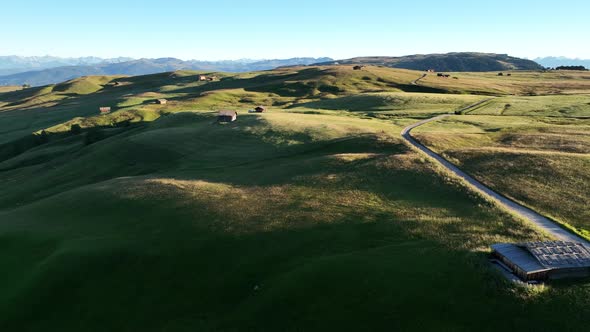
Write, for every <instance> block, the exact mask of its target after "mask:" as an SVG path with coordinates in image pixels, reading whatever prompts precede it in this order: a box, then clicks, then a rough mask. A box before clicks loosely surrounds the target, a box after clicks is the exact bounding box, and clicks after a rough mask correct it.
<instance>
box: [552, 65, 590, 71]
mask: <svg viewBox="0 0 590 332" xmlns="http://www.w3.org/2000/svg"><path fill="white" fill-rule="evenodd" d="M555 70H588V69H586V67H584V66H559V67H555Z"/></svg>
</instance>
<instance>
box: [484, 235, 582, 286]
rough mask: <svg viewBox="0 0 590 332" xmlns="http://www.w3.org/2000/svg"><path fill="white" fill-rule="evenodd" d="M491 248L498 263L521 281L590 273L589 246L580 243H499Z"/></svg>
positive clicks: (574, 276) (578, 275) (576, 276)
mask: <svg viewBox="0 0 590 332" xmlns="http://www.w3.org/2000/svg"><path fill="white" fill-rule="evenodd" d="M492 250H493V252H492V256H493V257H494V258H495V259H496V260H497V261H498V262H500V263H501V266H503V267H505V268H506V269H508V270H509V271H510V272H511V273H512V274H514V275H516V276H517V277H519V278H520V279H521V280H522V281H524V282H530V281H545V280H553V279H564V278H582V277H590V249H588V247H586V246H585V245H583V244H581V243H576V242H565V241H552V242H528V243H516V244H512V243H498V244H494V245H492Z"/></svg>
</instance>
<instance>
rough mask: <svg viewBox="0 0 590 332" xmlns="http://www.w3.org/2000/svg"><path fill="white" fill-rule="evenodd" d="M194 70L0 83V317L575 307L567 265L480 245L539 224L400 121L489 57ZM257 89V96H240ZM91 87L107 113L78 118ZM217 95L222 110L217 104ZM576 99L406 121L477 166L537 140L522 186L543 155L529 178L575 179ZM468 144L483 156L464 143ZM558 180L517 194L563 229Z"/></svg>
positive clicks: (399, 321) (569, 312) (265, 315)
mask: <svg viewBox="0 0 590 332" xmlns="http://www.w3.org/2000/svg"><path fill="white" fill-rule="evenodd" d="M199 74H200V73H197V72H187V71H182V72H175V73H164V74H156V75H148V76H139V77H86V78H80V79H76V80H73V81H70V82H66V83H63V84H58V85H55V86H46V87H41V88H32V89H27V90H23V91H16V92H8V93H5V94H0V183H2V190H1V191H0V221H1V222H0V248H2V250H1V251H0V264H1V265H0V266H1V271H2V272H3V273H2V274H0V278H1V279H2V281H3V282H2V283H0V329H1V330H3V331H39V330H48V331H54V330H56V331H80V330H84V331H105V330H109V331H320V330H323V331H325V330H341V331H358V330H367V329H368V330H372V331H391V330H403V331H406V330H408V331H432V330H437V331H440V330H442V331H472V330H474V329H478V330H483V331H497V330H501V329H502V330H532V329H534V330H540V331H550V330H571V331H576V330H580V329H583V328H584V327H585V326H586V324H587V317H588V315H590V282H589V281H588V280H583V281H581V282H570V281H564V282H557V283H551V284H548V285H544V286H537V287H529V286H523V285H516V284H511V283H509V282H507V281H506V280H504V279H503V277H502V276H501V275H499V274H498V273H497V272H496V271H495V270H494V269H492V268H491V267H490V266H489V264H488V262H487V258H488V254H489V245H491V244H493V243H497V242H517V241H534V240H543V239H548V236H547V235H546V234H544V233H543V232H541V231H539V230H537V229H535V228H533V226H531V225H530V224H528V223H526V222H524V221H522V220H519V219H515V217H513V216H512V215H510V214H507V213H505V212H504V211H502V210H499V209H498V208H497V207H496V206H495V205H493V204H491V203H490V202H488V201H486V200H484V199H482V198H481V197H479V196H477V195H475V194H473V193H472V192H470V191H469V190H468V189H466V188H465V187H464V186H462V185H461V184H460V183H459V182H457V180H455V179H454V178H452V177H450V176H449V175H448V174H446V173H445V172H444V171H443V170H441V169H439V168H438V167H437V166H436V165H434V164H432V163H431V162H430V161H429V160H428V159H427V158H425V157H423V156H422V155H420V154H418V153H417V152H416V151H414V150H412V149H411V148H410V147H408V146H407V145H406V144H405V143H404V142H403V141H402V139H401V137H400V131H401V130H402V128H403V127H404V126H406V125H408V124H410V123H413V122H416V121H418V119H423V118H426V117H429V116H432V115H435V114H441V113H453V112H455V111H457V110H459V109H461V108H462V107H464V106H466V105H469V104H473V103H474V102H477V101H480V100H482V99H485V98H488V97H487V94H488V93H489V92H490V91H488V89H489V84H488V81H487V80H488V79H489V80H494V79H496V78H495V77H492V74H488V73H478V74H471V73H465V74H464V75H466V76H467V75H469V76H470V77H473V78H472V80H473V83H469V84H467V83H462V82H463V81H464V80H463V79H462V78H459V79H457V80H453V81H452V82H453V83H454V84H456V85H455V86H453V87H452V88H449V87H446V86H444V84H438V83H428V84H429V86H427V85H424V86H422V85H418V86H414V85H412V84H410V82H412V81H413V80H415V79H416V78H418V77H420V76H421V75H422V73H420V72H414V71H409V70H396V69H388V68H380V67H367V68H366V69H365V70H362V71H353V70H352V68H351V67H349V66H340V67H338V66H336V67H299V68H284V69H278V70H274V71H265V72H257V73H246V74H224V73H217V74H216V75H217V76H219V77H221V80H220V81H214V82H198V81H197V80H196V79H195V77H196V75H199ZM204 74H210V73H204ZM462 75H463V74H462ZM523 75H524V73H523ZM527 75H529V74H527ZM530 75H533V74H530ZM547 75H553V74H547ZM580 75H582V74H580ZM514 76H516V75H514ZM476 77H480V79H479V81H478V79H476ZM550 79H553V78H552V76H551V77H549V76H548V77H547V80H550ZM562 79H563V80H565V81H567V80H568V79H565V78H562ZM531 80H533V78H531ZM570 80H572V81H573V82H572V83H571V84H572V85H575V86H576V89H577V88H578V87H579V86H583V85H584V84H585V81H583V79H579V78H577V77H575V78H571V79H570ZM478 82H479V83H478ZM421 84H422V83H421ZM462 84H463V85H462ZM498 84H499V85H502V84H503V85H502V87H503V89H507V90H508V89H512V87H513V86H514V85H518V84H519V83H514V82H512V81H509V80H506V81H502V82H500V83H498ZM526 84H527V85H528V83H526ZM523 85H524V83H523ZM474 91H475V92H474ZM468 92H471V94H470V93H468ZM156 98H166V99H168V101H169V102H168V103H167V104H166V105H156V104H154V103H153V101H154V99H156ZM500 98H516V97H513V96H508V95H502V96H500V97H499V98H498V99H500ZM535 98H537V97H535ZM559 98H561V97H559ZM579 98H583V97H579ZM495 101H496V100H494V102H495ZM512 103H513V104H515V105H516V104H517V103H516V102H512ZM539 103H541V102H539ZM557 103H558V102H556V105H557ZM258 104H262V105H266V106H268V107H269V111H268V112H267V113H263V114H248V113H247V112H246V111H247V110H248V109H250V108H253V107H254V106H256V105H258ZM523 104H526V103H523ZM582 104H583V101H581V102H580V104H579V105H582ZM100 106H111V107H112V108H113V112H112V113H111V114H108V115H98V107H100ZM576 107H577V106H576ZM580 107H582V106H580ZM224 108H231V109H237V110H238V112H239V116H238V121H236V122H233V123H229V124H219V123H217V122H216V111H217V110H219V109H224ZM557 109H558V107H557V106H556V107H555V110H557ZM478 112H479V110H478ZM523 112H524V111H523ZM551 112H553V111H551ZM557 112H558V111H557ZM575 112H577V113H575V114H576V116H575V117H573V116H572V117H570V118H566V117H559V118H556V117H551V116H549V115H548V116H542V117H529V116H526V115H511V116H508V115H505V116H502V117H499V116H491V115H472V114H467V115H461V116H457V117H453V118H450V119H449V120H447V121H445V122H441V123H437V124H433V125H431V126H430V125H429V126H428V127H424V129H422V128H420V130H419V131H418V130H417V131H416V133H419V135H417V136H418V137H419V138H420V139H421V140H423V141H425V142H427V144H429V145H430V146H432V147H433V148H434V149H437V150H438V151H441V152H443V153H444V154H445V155H446V156H447V157H449V158H450V159H451V160H453V161H455V162H457V163H461V166H462V167H465V169H466V170H468V171H469V172H470V173H473V174H474V175H476V176H478V177H479V176H480V175H479V173H478V172H479V171H482V173H485V175H486V176H490V179H494V177H496V178H501V177H502V175H501V174H499V173H500V172H501V170H499V169H490V168H493V167H494V166H497V164H486V162H492V163H494V162H496V161H497V160H501V158H503V157H502V156H503V153H505V151H509V150H510V151H512V150H516V151H517V152H518V151H521V150H523V151H524V150H526V151H527V152H526V153H525V152H522V153H521V152H518V153H515V155H517V156H519V157H520V156H521V154H522V155H523V156H524V157H529V156H530V157H535V158H541V159H538V161H537V162H538V163H537V164H535V165H537V166H535V167H531V164H530V163H528V164H527V163H526V162H525V161H524V160H523V161H519V162H520V164H519V165H521V166H518V165H517V164H516V162H517V161H516V159H514V161H511V162H514V168H519V167H526V169H525V168H522V169H521V174H524V175H526V176H523V179H520V178H517V177H515V178H513V180H514V181H526V183H534V181H536V180H535V179H536V178H537V177H547V174H546V172H547V169H546V164H547V160H549V159H543V158H546V157H547V158H549V157H550V158H554V159H550V160H551V161H552V162H555V163H556V164H558V166H559V167H557V166H556V167H555V168H551V171H552V172H553V173H551V174H550V177H552V178H551V181H552V182H550V184H548V186H549V187H552V185H551V184H556V183H557V182H558V181H565V180H568V179H569V180H571V183H568V186H575V187H572V188H578V189H579V190H577V192H578V193H579V194H580V195H584V194H586V193H587V192H589V191H588V190H586V192H583V193H580V191H581V190H583V189H584V188H587V187H584V186H587V184H588V182H587V181H586V180H588V179H587V177H585V176H586V175H587V174H585V173H584V171H583V169H584V167H587V166H588V164H587V161H588V157H587V156H588V153H590V152H588V151H587V147H588V144H587V143H588V141H587V139H588V137H589V136H588V132H587V129H588V128H587V127H588V126H589V124H588V120H587V119H584V118H583V116H584V113H585V111H584V110H576V111H575ZM437 126H441V127H440V128H439V127H437ZM564 132H567V133H568V134H567V135H563V133H564ZM502 134H504V135H513V136H511V137H509V138H506V137H507V136H505V138H503V139H504V141H506V142H510V143H505V144H510V146H500V145H498V146H496V145H494V146H492V145H493V144H496V143H494V142H503V141H502V139H501V138H500V137H501V135H502ZM527 135H528V136H527ZM535 135H536V136H535ZM551 135H554V136H551ZM545 136H547V137H550V138H549V139H546V138H545ZM557 136H559V137H562V138H559V139H558V138H557ZM498 144H500V143H498ZM562 146H566V147H568V148H567V151H562V150H564V149H562V148H561V147H562ZM556 150H559V153H556V152H555V151H556ZM469 151H473V152H474V153H476V152H477V153H479V152H478V151H481V154H480V155H479V156H480V157H481V158H484V157H487V156H492V157H490V159H489V160H488V161H485V160H484V159H482V160H481V161H478V162H476V161H472V162H470V161H469V160H468V159H466V158H463V155H465V154H467V153H470V152H469ZM484 152H485V154H484ZM506 153H508V152H506ZM496 158H497V159H496ZM560 158H571V159H567V160H566V159H564V160H561V159H560ZM573 160H575V161H576V163H577V164H573ZM478 163H479V164H478ZM502 167H506V165H504V164H502ZM544 167H545V168H544ZM484 171H485V172H484ZM586 173H587V172H586ZM495 174H498V175H495ZM559 177H561V178H559ZM564 179H565V180H564ZM484 180H485V181H487V179H484ZM553 181H554V182H553ZM506 183H507V182H506ZM523 183H525V182H523ZM491 185H492V184H491ZM494 185H495V184H494ZM504 186H505V187H506V188H504V187H500V189H502V190H504V189H506V190H507V192H506V193H505V194H507V195H512V194H511V193H510V191H509V190H508V189H510V186H509V185H507V184H504ZM562 188H564V189H563V190H561V192H551V191H549V190H546V191H545V193H544V194H545V196H543V197H538V198H537V199H538V201H539V202H544V203H543V204H549V205H547V206H550V205H551V204H553V205H554V206H560V207H562V209H561V210H560V211H561V212H560V213H562V214H561V215H558V214H556V213H555V211H552V212H554V213H552V214H551V216H552V217H556V218H560V220H561V219H563V220H564V221H566V222H568V223H571V224H572V225H576V227H583V221H584V220H583V218H582V217H581V216H582V215H583V213H584V212H585V207H584V206H582V205H581V204H580V202H581V201H582V200H584V199H585V198H584V197H583V196H582V197H581V199H580V200H579V201H578V200H572V202H571V205H570V206H569V209H571V210H572V211H577V213H568V212H567V211H566V207H565V205H563V201H564V200H563V199H562V196H561V195H564V193H565V194H568V193H569V194H571V195H572V197H573V195H574V193H575V192H576V191H573V190H571V189H568V190H566V189H565V186H564V187H562ZM516 198H517V199H520V198H519V197H516ZM557 199H559V201H555V202H554V201H552V200H557ZM545 200H550V201H549V202H546V201H545ZM523 201H524V200H523ZM527 204H530V205H534V204H536V203H535V201H532V200H531V201H530V202H528V201H527ZM553 205H551V206H553ZM544 211H545V210H543V212H544ZM567 218H570V219H567ZM576 218H577V219H576ZM586 219H587V218H586ZM578 221H579V223H578V224H577V223H576V222H578ZM491 313H493V314H491ZM564 317H567V319H565V320H564V319H563V318H564ZM501 318H503V319H501Z"/></svg>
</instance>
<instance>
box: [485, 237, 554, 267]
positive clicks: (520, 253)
mask: <svg viewBox="0 0 590 332" xmlns="http://www.w3.org/2000/svg"><path fill="white" fill-rule="evenodd" d="M492 249H493V250H494V251H496V252H497V253H499V254H500V255H502V256H504V257H506V258H507V259H508V260H509V261H511V262H512V263H514V264H515V265H516V266H518V267H520V268H521V269H522V270H523V271H525V272H526V273H536V272H543V271H548V270H550V269H548V268H546V267H544V266H543V265H541V263H539V261H537V260H536V259H535V257H534V256H533V255H531V253H530V252H528V250H526V249H523V248H521V247H519V246H518V245H516V244H512V243H499V244H494V245H492Z"/></svg>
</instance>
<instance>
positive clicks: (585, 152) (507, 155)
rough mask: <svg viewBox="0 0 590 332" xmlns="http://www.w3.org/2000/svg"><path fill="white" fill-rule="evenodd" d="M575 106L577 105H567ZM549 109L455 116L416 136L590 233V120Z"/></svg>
mask: <svg viewBox="0 0 590 332" xmlns="http://www.w3.org/2000/svg"><path fill="white" fill-rule="evenodd" d="M532 103H533V104H536V105H538V104H539V103H541V101H533V102H532ZM525 105H526V106H529V107H530V105H528V104H525ZM566 105H567V104H566ZM533 107H538V106H533ZM487 108H491V107H487ZM515 108H516V107H515ZM571 108H576V106H575V104H574V105H572V106H571V107H570V106H569V105H568V106H565V107H564V108H563V109H571ZM589 111H590V106H588V108H587V110H586V111H584V110H580V109H579V110H578V111H577V112H579V113H581V114H590V112H589ZM480 112H482V113H484V112H485V110H484V111H481V110H476V111H475V112H474V113H480ZM513 112H514V113H519V112H523V113H526V110H522V111H520V110H514V111H513ZM546 112H547V113H546V114H545V115H544V116H513V115H504V116H489V115H470V116H464V115H460V116H454V117H451V118H447V119H444V120H442V121H439V122H436V123H431V124H427V125H425V126H423V127H420V128H418V129H417V130H416V131H415V136H416V137H417V138H418V139H419V140H420V141H421V142H423V143H425V144H426V145H427V146H429V147H431V148H432V149H433V150H435V151H437V152H438V153H441V154H442V155H444V156H445V157H446V158H447V159H448V160H451V161H452V162H454V163H455V164H457V165H459V166H460V167H461V168H462V169H464V170H466V171H468V172H469V173H470V174H472V175H474V176H475V177H476V178H477V179H479V180H481V181H482V182H484V183H485V184H487V185H489V186H490V187H492V188H493V189H495V190H496V191H498V192H501V193H502V194H504V195H506V196H508V197H510V198H513V199H515V200H517V201H519V202H521V203H523V204H525V205H528V206H529V207H531V208H533V209H535V210H537V211H539V212H541V213H543V214H544V215H547V216H549V217H551V218H553V219H555V220H557V221H559V222H561V223H563V224H566V225H568V226H573V227H575V228H576V229H577V231H578V232H579V233H581V234H582V235H585V236H586V237H590V222H589V220H590V211H588V209H587V208H586V204H587V202H588V200H589V199H590V173H589V172H588V170H590V120H589V119H587V118H581V119H580V118H575V117H573V118H571V117H568V116H564V117H555V115H554V114H555V113H556V109H553V108H552V107H551V104H550V105H549V106H548V109H547V110H546ZM533 114H536V112H533Z"/></svg>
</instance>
